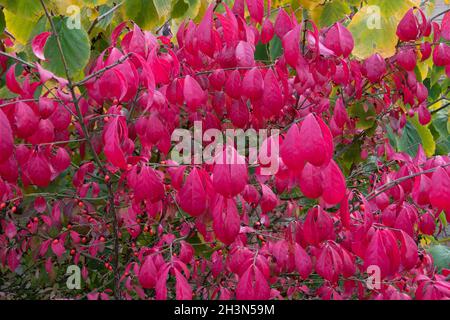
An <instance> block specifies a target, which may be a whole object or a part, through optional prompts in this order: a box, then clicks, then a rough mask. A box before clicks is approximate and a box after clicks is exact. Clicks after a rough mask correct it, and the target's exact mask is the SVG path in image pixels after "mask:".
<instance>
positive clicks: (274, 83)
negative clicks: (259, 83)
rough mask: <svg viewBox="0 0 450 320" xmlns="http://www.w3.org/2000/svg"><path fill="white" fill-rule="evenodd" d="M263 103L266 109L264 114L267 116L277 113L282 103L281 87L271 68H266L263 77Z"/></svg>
mask: <svg viewBox="0 0 450 320" xmlns="http://www.w3.org/2000/svg"><path fill="white" fill-rule="evenodd" d="M262 100H263V104H264V107H265V109H266V110H267V111H268V114H267V115H266V117H267V118H269V117H270V116H272V115H278V114H279V113H280V110H281V108H282V107H283V105H284V102H283V96H282V94H281V88H280V85H279V84H278V79H277V77H276V76H275V73H274V72H273V70H272V69H269V70H267V72H266V75H265V77H264V92H263V97H262Z"/></svg>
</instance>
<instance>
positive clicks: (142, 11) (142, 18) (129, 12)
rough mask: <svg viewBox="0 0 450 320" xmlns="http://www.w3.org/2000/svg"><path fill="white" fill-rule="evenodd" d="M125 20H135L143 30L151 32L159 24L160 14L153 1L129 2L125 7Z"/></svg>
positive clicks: (138, 0)
mask: <svg viewBox="0 0 450 320" xmlns="http://www.w3.org/2000/svg"><path fill="white" fill-rule="evenodd" d="M123 12H124V15H125V16H124V18H125V20H133V21H134V22H136V23H137V24H138V25H139V26H140V27H141V28H142V29H145V30H150V29H152V28H153V27H155V26H156V25H157V24H158V22H159V16H158V12H157V11H156V8H155V5H154V4H153V1H149V0H127V1H125V3H124V5H123Z"/></svg>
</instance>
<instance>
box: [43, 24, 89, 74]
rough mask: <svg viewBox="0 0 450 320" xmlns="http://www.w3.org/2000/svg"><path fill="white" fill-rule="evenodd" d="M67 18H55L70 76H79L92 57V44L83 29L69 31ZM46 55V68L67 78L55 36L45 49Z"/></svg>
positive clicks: (51, 37)
mask: <svg viewBox="0 0 450 320" xmlns="http://www.w3.org/2000/svg"><path fill="white" fill-rule="evenodd" d="M66 22H67V18H59V17H57V18H54V23H55V28H56V31H57V33H58V36H59V38H60V41H61V47H62V51H63V53H64V57H65V60H66V62H67V67H68V70H69V75H70V76H72V77H73V76H79V75H80V73H82V72H83V70H84V67H86V65H87V63H88V61H89V56H90V42H89V37H88V35H87V33H86V31H85V30H84V29H83V28H81V29H69V28H68V26H67V23H66ZM44 54H45V57H46V59H47V60H48V61H46V62H44V68H46V69H48V70H50V71H52V72H53V73H55V74H56V75H58V76H61V77H65V76H66V74H65V70H64V65H63V60H62V59H61V55H60V52H59V50H58V45H57V42H56V38H55V36H53V35H52V36H50V37H49V39H48V40H47V43H46V45H45V48H44Z"/></svg>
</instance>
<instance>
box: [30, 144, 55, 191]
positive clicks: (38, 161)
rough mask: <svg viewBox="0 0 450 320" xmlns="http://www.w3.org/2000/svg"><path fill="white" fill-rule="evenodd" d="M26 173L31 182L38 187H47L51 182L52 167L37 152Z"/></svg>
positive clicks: (31, 159)
mask: <svg viewBox="0 0 450 320" xmlns="http://www.w3.org/2000/svg"><path fill="white" fill-rule="evenodd" d="M25 172H26V175H27V177H28V178H29V179H30V181H31V182H32V183H33V184H34V185H36V186H38V187H47V186H48V185H49V183H50V180H51V171H50V166H49V164H48V162H47V159H45V158H44V156H43V155H42V154H41V153H39V152H37V153H34V155H33V156H32V157H31V158H30V160H29V161H28V162H27V164H26V168H25Z"/></svg>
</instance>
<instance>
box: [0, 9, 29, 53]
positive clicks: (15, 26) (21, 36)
mask: <svg viewBox="0 0 450 320" xmlns="http://www.w3.org/2000/svg"><path fill="white" fill-rule="evenodd" d="M3 12H4V14H5V21H6V29H7V30H8V31H9V32H10V33H11V34H12V35H13V36H14V37H15V38H16V40H17V41H18V42H19V43H20V44H22V45H25V44H26V43H27V42H28V40H29V38H30V35H31V32H32V31H33V28H34V26H35V25H36V20H34V19H28V18H26V17H19V16H17V15H15V14H14V13H12V12H10V11H8V10H3Z"/></svg>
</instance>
